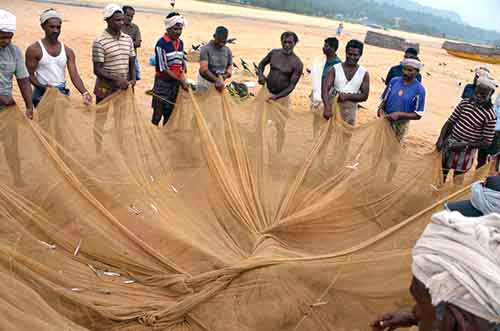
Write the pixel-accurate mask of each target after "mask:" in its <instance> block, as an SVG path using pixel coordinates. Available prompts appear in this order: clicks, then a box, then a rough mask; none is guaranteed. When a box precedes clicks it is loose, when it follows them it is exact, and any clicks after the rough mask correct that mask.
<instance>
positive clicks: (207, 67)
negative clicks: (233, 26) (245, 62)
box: [196, 26, 233, 93]
mask: <svg viewBox="0 0 500 331" xmlns="http://www.w3.org/2000/svg"><path fill="white" fill-rule="evenodd" d="M228 36H229V31H228V29H227V28H225V27H223V26H219V27H217V29H215V33H214V39H213V40H211V41H210V42H209V43H208V44H207V45H205V46H202V47H201V50H200V70H199V74H198V83H197V86H196V88H197V91H198V92H200V93H203V92H206V91H208V89H209V88H210V87H211V86H212V85H215V88H216V89H217V91H219V92H220V93H222V91H223V90H224V81H225V80H226V79H229V78H231V76H232V74H233V53H232V52H231V49H230V48H229V47H227V46H226V44H227V38H228Z"/></svg>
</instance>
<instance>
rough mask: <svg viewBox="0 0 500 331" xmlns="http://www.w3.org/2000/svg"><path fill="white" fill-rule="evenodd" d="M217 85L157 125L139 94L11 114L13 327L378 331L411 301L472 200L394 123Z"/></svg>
mask: <svg viewBox="0 0 500 331" xmlns="http://www.w3.org/2000/svg"><path fill="white" fill-rule="evenodd" d="M268 97H269V94H268V92H267V91H266V90H265V89H262V90H261V91H260V92H259V93H258V95H257V96H256V97H255V98H254V99H252V100H250V101H246V102H235V101H234V100H233V99H231V98H230V97H229V96H228V95H227V94H226V93H225V94H222V95H221V94H218V93H217V92H216V91H211V93H209V94H207V95H205V96H195V95H193V94H192V93H187V92H182V93H180V95H179V97H178V100H177V106H176V110H175V112H174V113H173V115H172V117H171V119H170V121H169V122H168V124H167V125H166V126H165V127H163V128H157V127H154V126H152V125H151V124H150V123H149V113H148V110H141V109H139V107H137V105H136V103H135V99H134V95H133V92H132V91H131V90H128V91H126V92H122V93H120V94H118V95H115V96H113V97H111V98H110V99H109V100H108V101H106V102H104V103H103V104H102V105H99V106H95V107H90V108H84V107H78V106H75V105H73V104H71V102H70V100H69V99H68V98H66V97H64V96H62V95H60V94H59V93H58V92H57V91H56V90H49V91H48V92H47V93H46V95H45V96H44V99H43V100H42V102H41V103H40V105H39V107H38V112H37V119H36V120H35V121H28V120H26V119H25V118H24V116H23V114H22V112H21V111H19V109H17V108H15V107H11V108H8V109H6V110H4V111H3V112H0V142H1V144H0V149H1V150H2V152H0V159H1V160H2V161H1V162H0V178H1V180H0V221H1V223H2V227H1V228H0V247H1V249H0V300H1V301H2V304H0V312H1V313H2V316H4V318H2V320H1V322H0V326H1V327H0V328H1V329H5V330H14V329H15V330H33V329H36V330H151V329H160V330H218V331H223V330H228V331H229V330H231V331H234V330H242V331H244V330H367V329H369V322H370V320H371V319H372V317H373V316H374V315H376V314H378V313H380V312H382V311H385V310H387V309H394V308H395V307H409V306H411V299H410V297H409V295H408V291H407V287H408V285H409V281H410V277H411V271H410V261H411V248H412V247H413V245H414V243H415V241H416V240H417V239H418V237H419V235H420V233H421V232H422V231H423V229H424V227H425V225H426V224H427V222H428V221H429V218H430V215H431V214H432V213H433V212H434V211H436V210H438V209H440V208H442V203H443V202H444V201H447V200H453V199H458V198H462V197H464V196H466V195H468V189H467V187H468V185H469V184H470V183H471V182H473V181H474V180H476V179H477V178H481V177H483V176H484V175H485V174H486V169H484V170H481V171H478V172H475V173H470V174H469V175H468V176H467V177H466V178H465V180H464V184H463V186H455V185H452V184H445V185H444V184H443V183H442V176H441V165H440V163H441V158H440V155H439V154H438V153H437V152H433V153H430V154H427V155H424V156H421V155H415V154H412V152H411V150H405V149H401V145H400V144H399V142H398V141H397V140H396V138H395V137H394V134H393V132H392V129H391V127H390V126H389V124H388V122H387V121H385V120H377V121H373V122H371V123H369V124H367V125H364V126H359V127H355V128H353V127H349V126H347V125H345V124H344V123H342V122H341V121H340V120H339V119H335V120H331V121H329V122H326V121H325V122H324V123H322V126H321V127H320V130H319V131H318V132H314V129H313V127H314V126H313V122H314V115H313V114H311V113H295V112H294V113H291V112H289V111H288V104H287V100H284V101H282V102H267V101H266V100H267V98H268Z"/></svg>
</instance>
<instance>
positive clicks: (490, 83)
mask: <svg viewBox="0 0 500 331" xmlns="http://www.w3.org/2000/svg"><path fill="white" fill-rule="evenodd" d="M477 86H483V87H486V88H489V89H490V90H493V91H494V90H496V89H497V87H498V84H497V82H495V80H493V78H492V77H491V76H489V75H485V76H480V77H479V78H478V79H477Z"/></svg>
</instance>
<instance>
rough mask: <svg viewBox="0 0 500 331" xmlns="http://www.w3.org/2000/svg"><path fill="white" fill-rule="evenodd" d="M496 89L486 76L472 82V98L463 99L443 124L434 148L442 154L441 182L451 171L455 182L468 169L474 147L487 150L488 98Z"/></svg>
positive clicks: (490, 127)
mask: <svg viewBox="0 0 500 331" xmlns="http://www.w3.org/2000/svg"><path fill="white" fill-rule="evenodd" d="M496 88H497V84H496V82H495V81H494V80H493V79H492V78H491V77H489V76H481V77H479V78H478V79H477V81H476V88H475V92H474V96H472V97H471V98H466V99H463V100H462V101H461V102H460V104H459V105H458V106H457V107H456V108H455V111H454V112H453V113H452V114H451V116H450V118H449V119H448V121H447V122H446V123H445V124H444V126H443V128H442V130H441V134H440V136H439V139H438V141H437V142H436V147H437V149H438V150H439V151H441V152H442V154H443V175H444V179H445V180H446V177H447V175H448V173H449V171H450V170H451V169H454V178H455V182H456V183H458V184H459V183H461V182H462V180H463V178H462V179H461V178H456V177H457V176H459V175H462V174H465V173H466V172H467V171H469V169H470V168H471V167H472V163H473V161H474V157H475V155H476V153H477V149H478V148H487V147H488V146H490V145H491V143H492V142H493V138H494V137H495V125H496V113H495V110H494V109H493V104H492V103H491V96H492V95H493V93H494V91H495V89H496Z"/></svg>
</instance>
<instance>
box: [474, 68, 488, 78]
mask: <svg viewBox="0 0 500 331" xmlns="http://www.w3.org/2000/svg"><path fill="white" fill-rule="evenodd" d="M474 73H475V74H476V77H483V76H488V75H489V74H490V69H488V68H486V67H479V68H476V70H475V71H474Z"/></svg>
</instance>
